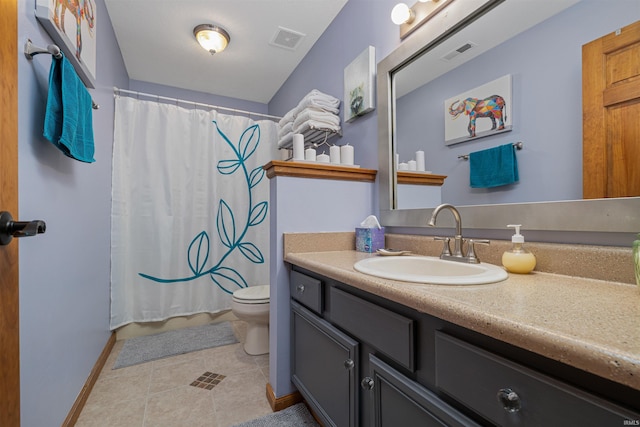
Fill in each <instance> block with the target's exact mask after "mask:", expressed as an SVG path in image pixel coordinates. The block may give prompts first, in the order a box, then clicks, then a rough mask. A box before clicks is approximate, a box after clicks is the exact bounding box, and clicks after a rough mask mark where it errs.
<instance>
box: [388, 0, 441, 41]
mask: <svg viewBox="0 0 640 427" xmlns="http://www.w3.org/2000/svg"><path fill="white" fill-rule="evenodd" d="M452 1H453V0H418V2H417V3H416V4H414V5H413V6H412V7H409V6H407V5H406V4H405V3H398V4H396V5H395V6H394V7H393V9H392V10H391V20H392V21H393V23H394V24H396V25H399V26H400V38H401V39H404V38H405V37H407V36H408V35H409V34H411V33H412V32H414V31H415V30H416V29H418V28H419V27H420V26H421V25H422V24H424V23H425V22H427V21H428V20H429V19H431V18H433V17H434V16H435V15H436V14H437V13H438V12H440V11H441V10H442V9H444V8H445V7H446V6H447V5H448V4H449V3H451V2H452Z"/></svg>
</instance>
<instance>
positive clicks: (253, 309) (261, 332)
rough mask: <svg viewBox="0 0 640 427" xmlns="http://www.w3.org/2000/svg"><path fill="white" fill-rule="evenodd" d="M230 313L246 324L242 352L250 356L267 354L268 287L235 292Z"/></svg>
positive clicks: (262, 286) (255, 287) (261, 286)
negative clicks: (245, 335)
mask: <svg viewBox="0 0 640 427" xmlns="http://www.w3.org/2000/svg"><path fill="white" fill-rule="evenodd" d="M231 311H232V312H233V314H235V316H236V317H237V318H238V319H240V320H244V321H245V322H247V337H246V339H245V342H244V351H246V352H247V354H250V355H252V356H256V355H258V354H267V353H269V285H260V286H250V287H248V288H242V289H238V290H237V291H235V292H234V293H233V300H232V301H231Z"/></svg>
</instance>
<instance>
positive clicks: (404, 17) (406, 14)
mask: <svg viewBox="0 0 640 427" xmlns="http://www.w3.org/2000/svg"><path fill="white" fill-rule="evenodd" d="M415 17H416V15H415V13H413V10H411V9H410V8H409V6H407V5H406V4H405V3H398V4H397V5H395V6H394V7H393V9H391V21H393V23H394V24H396V25H401V24H410V23H412V22H413V20H414V18H415Z"/></svg>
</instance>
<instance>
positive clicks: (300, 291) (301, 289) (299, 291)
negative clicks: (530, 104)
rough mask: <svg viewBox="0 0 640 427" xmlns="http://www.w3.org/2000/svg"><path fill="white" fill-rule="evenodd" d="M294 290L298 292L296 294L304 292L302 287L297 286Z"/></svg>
mask: <svg viewBox="0 0 640 427" xmlns="http://www.w3.org/2000/svg"><path fill="white" fill-rule="evenodd" d="M296 289H297V290H298V293H299V294H301V293H303V292H304V285H298V287H297V288H296Z"/></svg>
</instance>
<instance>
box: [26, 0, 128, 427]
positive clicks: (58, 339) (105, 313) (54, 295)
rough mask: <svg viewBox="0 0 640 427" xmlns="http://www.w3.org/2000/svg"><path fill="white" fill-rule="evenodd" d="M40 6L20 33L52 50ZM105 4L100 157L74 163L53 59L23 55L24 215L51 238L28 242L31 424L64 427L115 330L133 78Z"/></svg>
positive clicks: (30, 4) (97, 94)
mask: <svg viewBox="0 0 640 427" xmlns="http://www.w3.org/2000/svg"><path fill="white" fill-rule="evenodd" d="M34 5H35V2H34V1H20V2H18V39H19V41H20V42H21V43H22V42H23V41H25V40H26V39H27V38H30V39H31V40H32V41H33V43H34V44H35V45H36V46H47V45H48V44H50V43H53V41H52V40H51V39H50V38H49V36H48V35H47V33H46V32H45V31H44V30H43V29H42V27H40V25H39V24H38V22H37V21H36V19H35V15H34ZM97 6H98V10H97V16H98V17H99V18H98V19H99V22H98V25H97V42H98V45H97V49H98V56H97V60H98V63H97V69H98V71H97V81H96V89H94V90H91V91H90V92H91V96H92V97H93V99H94V101H95V102H97V103H98V104H100V109H99V110H97V111H94V114H93V120H94V122H93V125H94V134H95V145H96V152H95V159H96V162H95V163H93V164H85V163H81V162H78V161H75V160H72V159H70V158H68V157H66V156H64V155H63V154H62V153H61V152H60V151H58V149H57V148H55V147H54V146H53V145H52V144H51V143H50V142H49V141H47V140H46V139H44V138H43V137H42V128H43V120H44V113H45V104H46V98H47V91H48V75H49V67H50V64H51V57H50V56H49V55H37V56H35V57H34V59H33V60H31V61H29V60H27V59H26V58H25V57H24V55H22V53H21V52H20V54H19V57H18V72H19V77H18V94H19V105H18V117H19V124H18V145H19V148H18V150H19V151H18V162H19V165H18V168H19V187H18V191H19V209H20V217H21V218H23V219H43V220H45V221H46V223H47V231H46V233H45V234H43V235H40V236H38V237H33V238H29V239H23V240H21V241H20V365H21V366H20V368H21V381H20V384H21V418H22V425H23V426H45V425H47V426H49V425H61V424H62V422H63V421H64V419H65V417H66V416H67V414H68V412H69V410H70V409H71V406H72V405H73V403H74V401H75V399H76V397H77V395H78V393H79V392H80V390H81V389H82V386H83V385H84V383H85V381H86V380H87V377H88V376H89V373H90V372H91V369H92V368H93V366H94V364H95V363H96V360H97V359H98V356H99V355H100V352H101V351H102V349H103V348H104V346H105V344H106V342H107V340H108V338H109V335H110V332H109V259H110V255H109V251H110V247H109V246H110V211H111V143H112V139H113V95H112V93H113V91H112V87H113V86H114V85H118V86H124V87H126V86H127V84H128V81H129V79H128V76H127V74H126V72H125V69H124V64H123V61H122V58H121V55H120V51H119V50H118V45H117V43H116V41H115V36H114V34H113V31H112V28H111V24H110V22H109V20H108V16H107V11H106V8H105V6H104V2H103V1H101V0H98V1H97Z"/></svg>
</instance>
